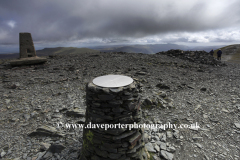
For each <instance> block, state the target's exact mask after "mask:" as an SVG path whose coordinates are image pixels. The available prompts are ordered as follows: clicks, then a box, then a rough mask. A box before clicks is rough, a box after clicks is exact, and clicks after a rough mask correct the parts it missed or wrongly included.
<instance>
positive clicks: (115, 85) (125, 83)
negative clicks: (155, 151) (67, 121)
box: [80, 75, 147, 160]
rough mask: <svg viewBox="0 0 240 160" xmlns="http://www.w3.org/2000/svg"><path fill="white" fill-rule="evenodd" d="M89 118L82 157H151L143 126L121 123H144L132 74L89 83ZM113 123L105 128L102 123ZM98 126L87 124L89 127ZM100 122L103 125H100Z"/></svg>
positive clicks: (84, 159) (136, 159)
mask: <svg viewBox="0 0 240 160" xmlns="http://www.w3.org/2000/svg"><path fill="white" fill-rule="evenodd" d="M86 103H87V109H86V115H85V116H86V117H85V118H86V121H85V128H84V130H83V147H82V156H81V158H80V159H81V160H147V153H146V151H145V147H144V146H145V144H144V142H143V140H142V137H143V136H142V135H143V133H144V132H143V129H142V128H132V129H131V130H129V126H128V127H123V128H121V125H125V126H126V124H132V125H133V124H134V123H135V124H138V123H141V117H142V112H141V108H140V101H139V95H138V89H137V88H136V84H135V82H134V81H133V80H132V78H130V77H127V76H120V75H108V76H101V77H97V78H95V79H94V80H93V81H91V82H89V83H88V84H87V86H86ZM106 124H107V125H109V126H110V127H115V126H116V127H117V128H108V129H107V130H105V128H104V127H103V128H102V127H101V125H102V126H103V125H105V127H106ZM90 125H91V127H94V125H95V128H87V127H90ZM96 125H99V126H96Z"/></svg>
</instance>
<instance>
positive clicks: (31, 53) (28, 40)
mask: <svg viewBox="0 0 240 160" xmlns="http://www.w3.org/2000/svg"><path fill="white" fill-rule="evenodd" d="M19 45H20V46H19V48H20V58H28V57H36V51H35V48H34V44H33V40H32V35H31V33H19Z"/></svg>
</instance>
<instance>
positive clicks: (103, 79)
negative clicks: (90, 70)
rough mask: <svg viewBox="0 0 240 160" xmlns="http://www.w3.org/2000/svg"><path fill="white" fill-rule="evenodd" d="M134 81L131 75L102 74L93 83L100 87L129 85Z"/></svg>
mask: <svg viewBox="0 0 240 160" xmlns="http://www.w3.org/2000/svg"><path fill="white" fill-rule="evenodd" d="M132 82H133V79H132V78H131V77H128V76H122V75H106V76H100V77H97V78H95V79H93V83H94V84H95V85H97V86H100V87H109V88H115V87H123V86H127V85H129V84H131V83H132Z"/></svg>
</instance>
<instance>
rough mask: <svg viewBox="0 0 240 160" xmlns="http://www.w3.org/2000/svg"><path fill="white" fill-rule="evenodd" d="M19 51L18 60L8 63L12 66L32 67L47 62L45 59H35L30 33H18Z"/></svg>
mask: <svg viewBox="0 0 240 160" xmlns="http://www.w3.org/2000/svg"><path fill="white" fill-rule="evenodd" d="M19 51H20V53H19V54H20V57H19V59H17V60H13V61H10V62H9V63H10V64H11V65H12V66H20V65H33V64H39V63H45V62H46V61H47V59H46V58H40V57H37V55H36V51H35V48H34V44H33V40H32V36H31V33H19Z"/></svg>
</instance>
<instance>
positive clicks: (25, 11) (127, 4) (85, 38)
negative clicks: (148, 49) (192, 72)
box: [0, 0, 240, 52]
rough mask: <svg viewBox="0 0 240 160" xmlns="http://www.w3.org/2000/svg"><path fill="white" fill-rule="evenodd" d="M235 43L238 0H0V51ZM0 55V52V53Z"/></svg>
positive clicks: (239, 33) (239, 27)
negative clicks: (23, 41)
mask: <svg viewBox="0 0 240 160" xmlns="http://www.w3.org/2000/svg"><path fill="white" fill-rule="evenodd" d="M19 32H30V33H31V34H32V37H33V40H34V44H35V47H36V48H39V47H56V46H77V47H84V46H89V45H100V44H103V45H107V44H131V43H132V44H146V43H147V44H148V43H151V44H154V43H157V44H159V43H176V44H186V45H216V44H236V43H240V0H0V49H2V52H3V50H5V49H6V48H9V47H10V46H11V48H12V49H13V48H14V49H18V43H19ZM0 52H1V51H0Z"/></svg>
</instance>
